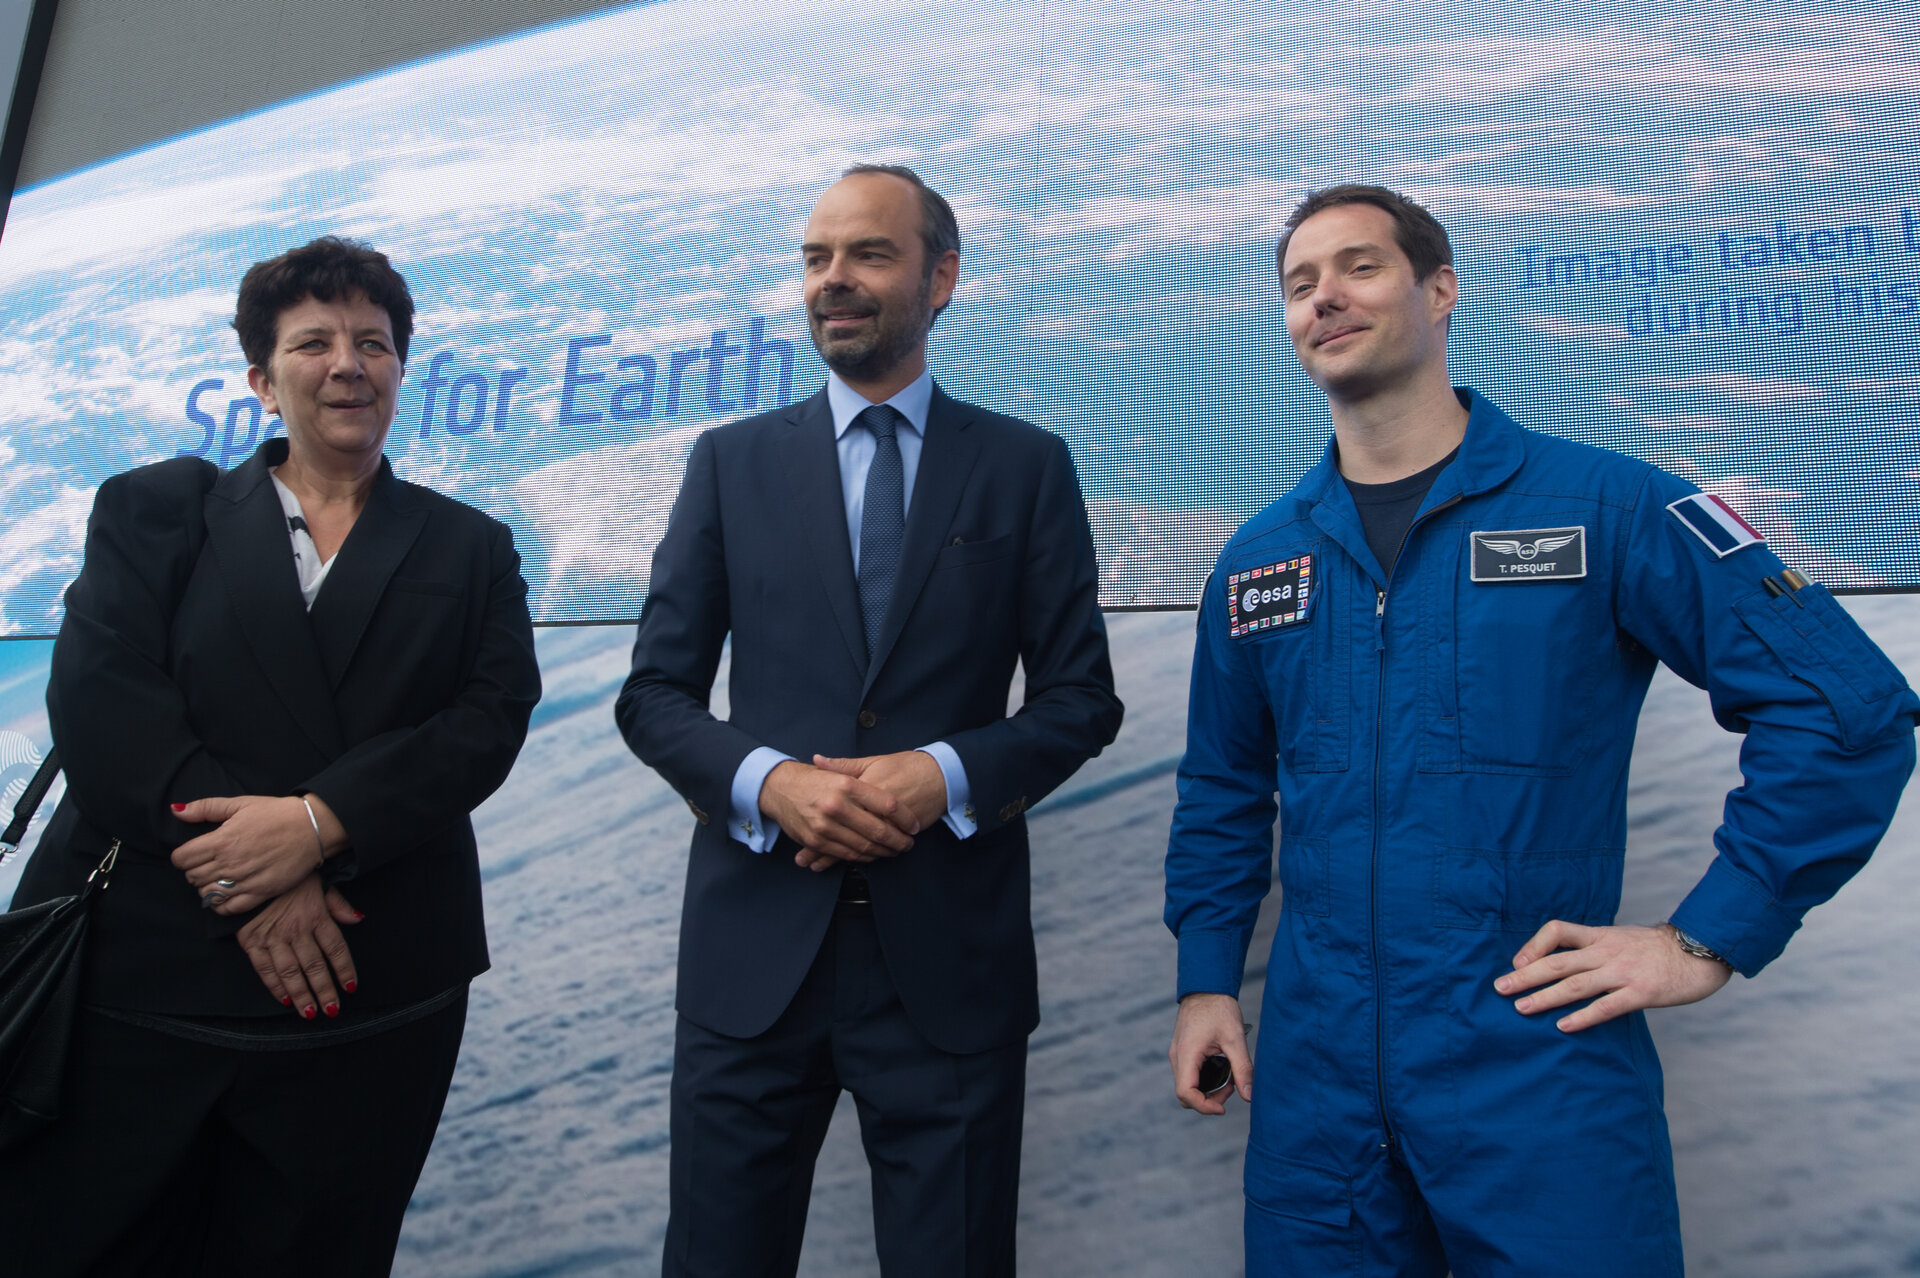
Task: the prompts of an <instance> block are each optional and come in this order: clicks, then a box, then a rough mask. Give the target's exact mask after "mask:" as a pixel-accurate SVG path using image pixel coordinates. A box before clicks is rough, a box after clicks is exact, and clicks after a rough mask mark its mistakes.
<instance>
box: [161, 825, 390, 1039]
mask: <svg viewBox="0 0 1920 1278" xmlns="http://www.w3.org/2000/svg"><path fill="white" fill-rule="evenodd" d="M307 802H308V803H311V804H312V805H313V808H312V812H313V817H312V819H309V818H308V815H307V813H308V808H307V805H306V804H305V803H302V802H301V801H300V800H299V799H297V798H270V797H268V796H265V795H258V794H243V795H238V796H234V797H231V798H224V797H223V798H211V799H196V800H194V801H193V802H191V803H183V804H180V805H178V806H176V807H175V808H174V815H175V816H176V817H178V818H179V819H180V820H182V821H184V822H186V823H188V824H189V825H211V826H214V827H215V828H214V829H212V830H209V831H208V832H207V833H205V834H202V835H200V836H198V837H197V838H192V839H189V840H187V841H186V842H185V843H182V844H181V845H180V846H179V847H177V848H175V849H174V850H173V858H172V859H173V864H174V868H176V869H178V870H180V871H181V872H182V873H184V874H185V875H186V878H187V882H188V883H189V884H190V885H191V886H192V888H193V890H194V891H195V892H197V893H199V894H200V896H201V899H202V900H206V899H207V896H208V894H209V893H215V892H217V893H221V894H223V895H224V899H221V898H220V897H215V898H214V899H213V900H212V902H211V903H210V904H209V905H208V906H207V908H208V909H211V910H213V911H214V912H215V913H218V914H242V913H245V912H246V911H248V910H251V909H253V908H255V907H256V906H260V905H264V906H265V907H266V908H265V909H263V910H261V911H260V913H259V914H258V915H257V916H255V917H254V918H252V919H249V920H248V921H247V924H246V926H244V927H242V928H241V929H240V931H239V933H238V934H237V936H236V937H235V939H236V940H237V941H239V943H240V948H241V949H243V950H245V951H246V955H247V961H248V962H250V963H252V964H253V970H254V972H255V973H256V974H257V975H258V976H259V977H260V983H261V984H262V985H264V986H266V987H267V992H268V993H270V994H272V995H273V996H274V997H275V998H277V999H279V1000H280V1002H281V1003H282V1004H283V1005H285V1006H287V1007H291V1008H293V1009H294V1010H295V1011H296V1012H298V1013H299V1014H300V1015H301V1016H304V1017H306V1018H307V1019H308V1020H312V1019H313V1018H314V1017H315V1016H318V1015H320V1014H321V1013H323V1012H324V1013H325V1014H326V1015H328V1016H337V1015H338V1014H339V1011H340V996H341V992H342V991H344V992H346V993H348V994H351V993H353V992H354V991H355V990H356V989H358V988H359V984H360V978H359V975H358V974H357V973H356V972H355V970H354V966H353V955H352V954H351V953H350V952H349V951H348V949H347V942H346V938H345V937H344V936H343V935H342V934H341V932H340V925H342V924H348V925H351V924H354V923H358V922H359V921H360V919H361V914H360V912H359V911H358V910H356V909H354V908H353V906H352V905H350V904H349V903H348V902H347V898H346V897H344V896H342V895H341V894H340V892H339V891H338V889H335V888H329V887H324V886H323V885H322V884H321V882H320V876H319V874H318V873H316V871H317V869H318V868H319V866H320V863H321V862H322V860H323V859H324V857H323V856H322V853H321V846H322V841H323V840H326V841H327V843H326V845H327V846H329V847H336V846H344V844H345V842H346V831H345V830H343V829H342V828H341V826H340V822H339V819H338V818H337V817H335V816H334V814H333V810H332V809H331V808H329V807H327V805H326V803H325V802H324V801H322V800H321V799H320V798H319V796H318V795H313V796H309V798H308V800H307ZM316 823H317V824H318V825H319V826H320V834H321V837H320V838H319V839H316V838H315V837H314V836H315V831H314V826H315V824H316ZM222 880H230V881H231V882H232V886H231V887H225V886H222V885H221V881H222ZM336 982H337V984H336Z"/></svg>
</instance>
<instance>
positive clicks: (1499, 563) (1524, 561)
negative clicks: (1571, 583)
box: [1473, 528, 1587, 581]
mask: <svg viewBox="0 0 1920 1278" xmlns="http://www.w3.org/2000/svg"><path fill="white" fill-rule="evenodd" d="M1586 575H1587V530H1586V529H1585V528H1527V529H1521V530H1518V531H1513V532H1477V533H1475V534H1473V579H1474V580H1475V581H1567V580H1572V579H1574V578H1578V577H1584V576H1586Z"/></svg>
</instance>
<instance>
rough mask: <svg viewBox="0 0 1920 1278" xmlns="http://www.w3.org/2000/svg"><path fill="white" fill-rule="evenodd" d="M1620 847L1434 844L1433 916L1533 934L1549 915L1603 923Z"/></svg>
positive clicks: (1609, 912)
mask: <svg viewBox="0 0 1920 1278" xmlns="http://www.w3.org/2000/svg"><path fill="white" fill-rule="evenodd" d="M1625 860H1626V850H1625V849H1624V848H1575V849H1570V850H1566V851H1558V850H1553V851H1536V850H1533V849H1531V848H1529V849H1527V850H1525V851H1506V850H1503V849H1499V848H1457V847H1441V848H1438V849H1436V851H1435V854H1434V858H1433V912H1434V922H1436V923H1438V924H1439V925H1440V926H1441V927H1457V928H1466V929H1470V930H1473V931H1479V932H1525V933H1528V934H1532V933H1534V932H1537V931H1539V930H1540V928H1541V927H1542V926H1543V925H1545V924H1546V923H1548V922H1551V921H1552V920H1554V919H1559V920H1561V921H1562V922H1566V923H1580V924H1584V925H1585V926H1588V927H1604V926H1606V925H1607V924H1609V923H1611V922H1613V917H1614V915H1615V914H1617V913H1618V912H1619V910H1620V879H1621V872H1622V870H1623V868H1624V865H1625Z"/></svg>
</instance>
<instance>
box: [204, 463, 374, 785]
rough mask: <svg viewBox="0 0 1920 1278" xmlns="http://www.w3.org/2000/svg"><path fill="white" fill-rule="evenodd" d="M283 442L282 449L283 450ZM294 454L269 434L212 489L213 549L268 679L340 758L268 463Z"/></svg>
mask: <svg viewBox="0 0 1920 1278" xmlns="http://www.w3.org/2000/svg"><path fill="white" fill-rule="evenodd" d="M275 445H278V448H277V449H276V448H275ZM285 459H286V441H285V440H268V441H267V442H266V443H265V444H262V445H261V446H260V449H259V451H258V452H256V453H254V455H253V456H252V457H251V458H249V459H248V460H247V461H245V462H243V463H242V464H240V465H239V466H236V467H235V468H234V469H232V470H230V471H228V472H227V473H226V474H224V475H222V476H221V477H220V478H219V480H218V481H216V482H215V484H214V486H213V491H212V492H210V493H208V494H207V499H206V518H207V544H208V545H209V546H211V547H212V548H213V552H214V559H215V561H216V562H217V563H218V565H219V567H220V575H221V577H222V578H223V579H224V580H225V582H226V585H227V591H228V593H229V595H230V596H231V598H232V603H233V613H234V616H236V617H238V618H239V620H240V630H241V633H242V634H244V635H245V636H246V639H247V643H248V645H249V646H250V647H251V648H252V649H253V651H254V655H255V656H256V657H258V658H259V660H260V668H261V669H262V670H264V671H265V672H266V676H267V682H268V683H270V684H272V685H273V690H274V691H275V692H276V693H277V694H279V697H280V699H281V701H283V702H284V703H285V704H286V708H287V711H288V713H289V714H291V715H292V717H293V720H294V722H296V723H298V724H299V725H300V729H301V731H302V732H304V733H305V734H306V736H307V738H308V739H309V740H310V741H312V742H313V744H314V745H316V746H318V747H319V748H320V750H321V752H322V753H323V754H325V755H326V756H327V757H328V758H332V757H334V756H336V755H338V754H340V753H341V752H342V751H343V750H344V749H345V748H346V746H345V742H344V741H343V740H342V737H341V733H340V720H339V716H338V715H337V714H335V712H334V708H333V694H332V690H331V689H330V688H329V687H328V686H327V682H326V675H325V671H324V667H323V666H322V665H321V662H320V652H319V649H318V648H317V647H316V646H315V644H314V637H313V628H312V627H311V626H310V625H308V624H307V607H306V601H305V600H303V599H302V598H301V597H300V579H299V577H298V576H297V575H296V574H295V572H294V567H293V550H292V547H291V545H290V543H289V541H288V537H287V520H286V515H285V513H284V512H283V511H282V510H281V509H280V495H279V494H278V493H277V492H276V491H275V490H274V487H273V482H272V478H271V477H270V476H269V475H268V474H267V468H268V467H269V466H272V465H275V464H277V463H279V462H281V461H284V460H285Z"/></svg>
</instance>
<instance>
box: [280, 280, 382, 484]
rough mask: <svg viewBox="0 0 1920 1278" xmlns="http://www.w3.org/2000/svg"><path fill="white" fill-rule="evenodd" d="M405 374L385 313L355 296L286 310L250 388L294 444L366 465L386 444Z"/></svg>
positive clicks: (314, 300)
mask: <svg viewBox="0 0 1920 1278" xmlns="http://www.w3.org/2000/svg"><path fill="white" fill-rule="evenodd" d="M404 372H405V369H404V368H403V366H402V365H401V363H400V354H399V352H398V351H397V350H396V349H395V348H394V343H393V320H392V318H391V317H390V316H389V315H388V314H387V312H386V308H384V307H381V306H376V305H374V304H373V303H372V302H370V301H368V300H367V297H366V294H364V293H350V294H347V295H346V296H344V297H337V298H335V299H334V300H333V301H331V302H322V301H320V300H319V299H318V298H314V297H308V298H307V299H306V300H305V301H302V302H299V303H297V304H296V305H293V306H290V307H288V308H287V309H286V310H284V311H281V312H280V319H279V324H278V327H277V330H276V332H275V335H274V344H273V358H272V359H271V360H270V361H269V363H268V365H267V367H266V368H264V369H260V368H250V369H248V370H247V384H248V385H249V386H251V387H252V388H253V393H254V394H255V395H257V396H258V397H259V399H260V403H261V404H262V405H264V406H265V407H266V409H267V411H268V412H270V413H276V414H278V415H279V417H280V420H281V421H283V422H285V423H286V424H287V435H288V437H289V438H290V439H292V440H293V441H294V442H295V444H296V445H298V446H300V447H302V448H304V449H306V450H308V451H309V452H310V453H312V454H313V455H314V456H315V457H317V458H318V457H332V458H334V459H337V460H340V461H351V462H358V463H360V464H362V465H365V464H368V463H370V462H371V461H372V459H375V458H378V457H379V455H380V449H381V447H382V446H383V445H384V444H385V443H386V440H387V428H388V427H389V426H391V425H392V424H393V410H394V406H395V403H396V402H397V400H398V398H399V395H400V378H401V376H402V374H403V373H404Z"/></svg>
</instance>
